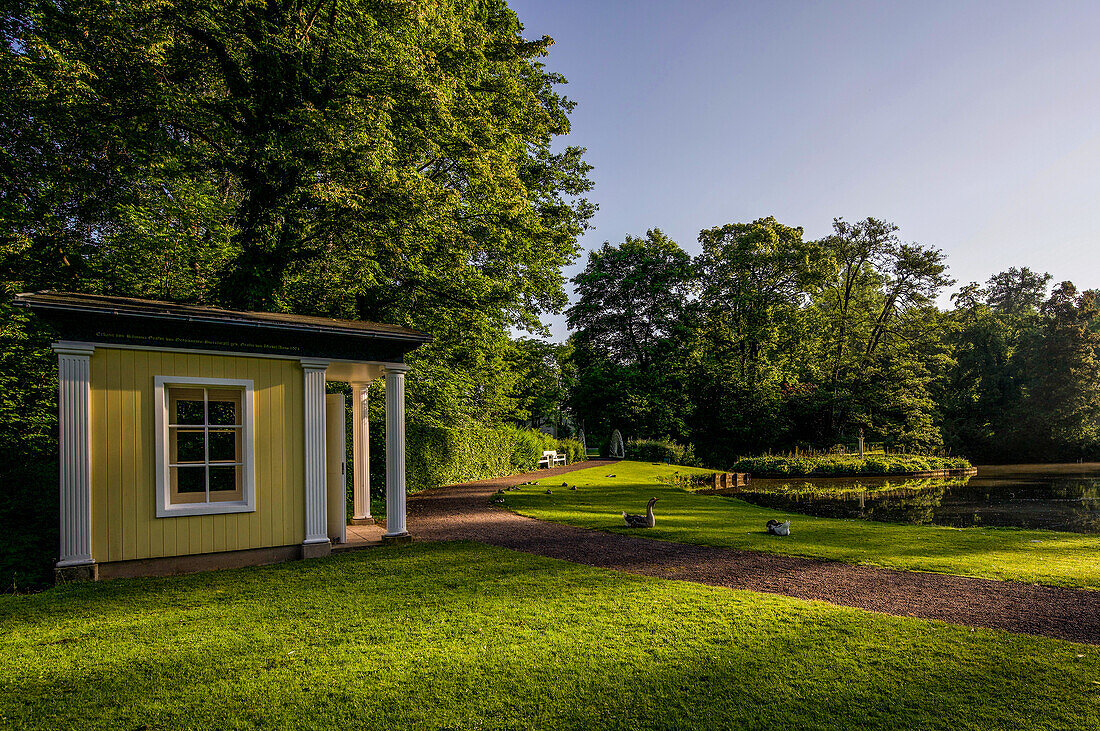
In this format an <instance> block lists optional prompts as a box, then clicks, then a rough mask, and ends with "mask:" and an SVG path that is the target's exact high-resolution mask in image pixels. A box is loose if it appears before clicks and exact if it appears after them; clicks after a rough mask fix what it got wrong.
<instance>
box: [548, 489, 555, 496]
mask: <svg viewBox="0 0 1100 731" xmlns="http://www.w3.org/2000/svg"><path fill="white" fill-rule="evenodd" d="M546 494H547V495H553V494H554V493H553V492H551V491H550V490H549V489H547V491H546Z"/></svg>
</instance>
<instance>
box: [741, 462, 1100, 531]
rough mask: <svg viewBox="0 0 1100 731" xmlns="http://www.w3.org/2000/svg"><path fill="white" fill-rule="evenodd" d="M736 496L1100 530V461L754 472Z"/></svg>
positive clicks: (900, 518)
mask: <svg viewBox="0 0 1100 731" xmlns="http://www.w3.org/2000/svg"><path fill="white" fill-rule="evenodd" d="M737 497H739V498H741V499H743V500H746V501H748V502H751V503H755V504H757V505H765V506H768V507H774V508H779V509H781V510H788V511H792V512H796V513H803V514H806V515H817V516H821V517H828V518H860V519H863V520H877V521H885V522H891V523H914V524H932V525H949V526H954V527H958V528H964V527H970V526H983V525H984V526H1011V527H1018V528H1046V529H1050V530H1060V531H1072V532H1076V533H1100V463H1097V462H1089V463H1083V464H1081V463H1077V464H1019V465H979V466H978V474H977V475H976V476H974V477H971V478H969V479H962V480H902V479H898V478H891V479H888V480H887V479H882V478H870V479H868V478H858V479H857V478H813V477H802V478H790V479H782V480H776V479H753V480H752V481H751V483H750V485H749V488H748V491H745V492H741V493H739V494H738V495H737Z"/></svg>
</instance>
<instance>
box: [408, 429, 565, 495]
mask: <svg viewBox="0 0 1100 731" xmlns="http://www.w3.org/2000/svg"><path fill="white" fill-rule="evenodd" d="M406 438H407V441H408V447H407V449H406V454H407V455H408V456H407V460H408V461H407V467H406V470H407V473H406V484H407V485H408V489H409V491H410V492H419V491H420V490H425V489H427V488H430V487H438V486H439V485H449V484H452V483H456V482H469V481H471V480H485V479H489V478H492V477H502V476H504V475H511V474H515V473H517V472H532V471H534V470H535V469H536V468H537V467H538V461H539V458H540V457H542V453H543V452H544V451H549V450H554V451H556V452H558V453H559V454H564V455H566V458H567V460H568V462H569V464H572V463H574V462H578V461H581V460H583V459H584V455H583V454H582V453H581V445H580V442H578V441H577V440H575V439H555V438H554V437H552V436H550V435H549V434H544V433H542V432H538V431H534V430H530V429H517V428H516V427H510V426H501V427H484V426H480V425H477V424H466V425H461V426H459V425H456V426H450V427H443V426H428V425H424V424H415V423H410V424H408V426H407V437H406Z"/></svg>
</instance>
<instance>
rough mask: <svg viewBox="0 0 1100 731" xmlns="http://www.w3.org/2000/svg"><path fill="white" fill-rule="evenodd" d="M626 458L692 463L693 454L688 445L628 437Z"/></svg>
mask: <svg viewBox="0 0 1100 731" xmlns="http://www.w3.org/2000/svg"><path fill="white" fill-rule="evenodd" d="M623 446H624V447H625V451H626V458H627V459H634V460H638V461H640V462H668V463H669V464H682V465H688V466H690V465H693V464H694V463H695V454H694V453H693V452H692V449H691V447H690V446H684V445H683V444H677V443H676V442H672V441H662V440H658V439H630V440H628V441H627V442H626V444H625V445H623Z"/></svg>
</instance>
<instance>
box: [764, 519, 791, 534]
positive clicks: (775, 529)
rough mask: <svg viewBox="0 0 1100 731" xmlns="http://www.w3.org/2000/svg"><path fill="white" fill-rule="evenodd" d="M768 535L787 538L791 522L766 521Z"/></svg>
mask: <svg viewBox="0 0 1100 731" xmlns="http://www.w3.org/2000/svg"><path fill="white" fill-rule="evenodd" d="M767 529H768V534H769V535H773V536H789V535H790V534H791V521H789V520H788V521H787V522H786V523H780V522H779V521H778V520H776V519H775V518H772V519H771V520H769V521H768V525H767Z"/></svg>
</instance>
